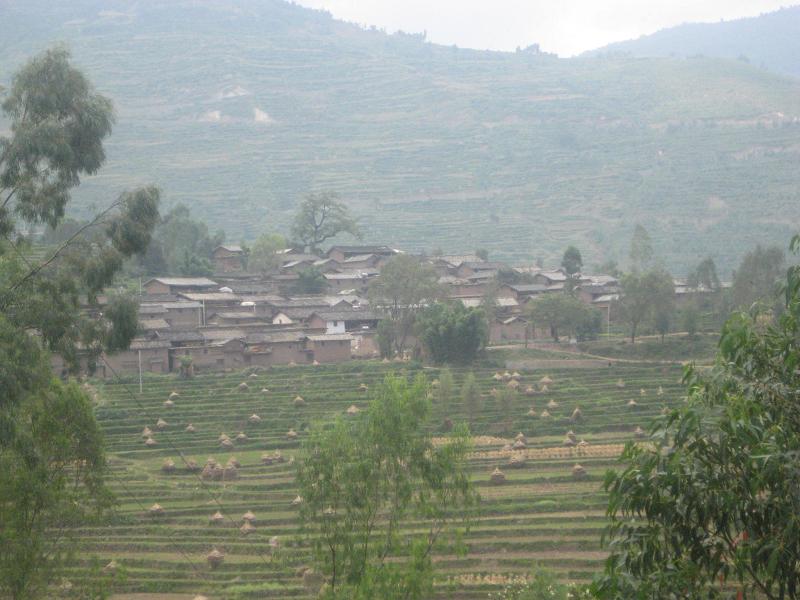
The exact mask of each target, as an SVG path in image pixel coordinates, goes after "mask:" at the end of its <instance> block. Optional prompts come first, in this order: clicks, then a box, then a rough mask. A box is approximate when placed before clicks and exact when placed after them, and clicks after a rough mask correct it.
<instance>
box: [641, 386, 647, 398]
mask: <svg viewBox="0 0 800 600" xmlns="http://www.w3.org/2000/svg"><path fill="white" fill-rule="evenodd" d="M639 395H640V396H641V397H642V398H644V397H645V396H647V390H646V389H644V388H642V389H640V390H639Z"/></svg>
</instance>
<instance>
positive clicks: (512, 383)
mask: <svg viewBox="0 0 800 600" xmlns="http://www.w3.org/2000/svg"><path fill="white" fill-rule="evenodd" d="M506 385H507V386H508V387H509V388H511V389H512V390H516V389H519V381H517V380H516V379H512V380H511V381H509V382H508V383H507V384H506Z"/></svg>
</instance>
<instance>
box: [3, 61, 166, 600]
mask: <svg viewBox="0 0 800 600" xmlns="http://www.w3.org/2000/svg"><path fill="white" fill-rule="evenodd" d="M2 109H3V112H4V113H5V115H6V117H7V118H8V121H9V123H10V134H9V135H7V136H0V382H2V384H0V547H2V548H3V550H2V552H0V595H2V596H4V597H11V598H14V599H23V598H26V599H27V598H34V597H42V594H43V592H42V590H44V589H45V588H46V587H47V584H48V582H49V581H50V576H51V575H53V574H54V573H55V568H54V567H56V566H57V564H58V560H57V559H58V557H59V556H60V555H62V553H63V551H64V549H65V545H64V537H63V536H62V535H60V534H61V533H62V532H63V531H65V529H66V527H67V526H68V525H70V524H71V525H75V524H76V523H78V522H80V518H82V517H83V516H85V514H84V512H83V511H84V509H90V508H94V507H97V506H99V505H101V504H102V503H103V500H104V497H105V495H104V493H103V491H102V490H103V488H102V472H103V466H104V461H103V456H102V446H101V444H100V438H99V435H98V434H97V429H96V425H95V423H94V417H93V415H92V411H91V405H90V403H89V399H88V398H87V396H86V395H85V393H84V391H83V390H82V389H80V388H78V387H76V386H75V385H73V384H68V385H65V384H62V383H61V382H59V381H57V380H55V379H54V378H53V375H52V373H51V372H50V365H49V358H48V355H47V352H46V351H47V350H52V351H56V352H58V353H59V354H60V355H61V356H62V357H63V358H64V360H65V361H66V363H67V365H68V367H69V368H70V369H71V370H74V371H76V370H78V369H79V368H80V367H81V365H84V366H89V367H90V368H91V366H92V365H93V364H95V362H96V361H97V360H98V357H99V356H100V355H101V354H102V353H103V352H104V351H106V350H114V349H120V348H124V347H127V345H128V344H129V343H130V340H131V338H132V336H133V335H135V333H136V327H135V326H132V325H131V324H132V323H135V322H136V306H135V305H134V304H132V303H131V302H130V301H126V300H125V299H119V300H114V301H113V302H112V303H111V304H110V305H109V306H108V307H104V306H102V305H101V304H100V303H99V302H98V298H99V296H100V293H101V292H102V291H103V290H104V289H105V288H107V287H108V286H109V285H110V284H111V283H112V282H113V281H114V278H115V276H116V274H117V273H118V272H119V270H120V268H121V267H122V265H123V263H124V262H125V260H126V259H128V258H130V257H132V256H134V255H136V254H139V253H141V252H143V251H144V249H145V248H146V247H147V245H148V244H149V242H150V238H151V233H152V230H153V227H154V226H155V224H156V222H157V221H158V201H159V193H158V190H156V189H155V188H144V189H140V190H136V191H132V192H128V193H124V194H122V195H121V196H120V198H119V199H118V200H116V201H115V202H113V203H111V204H110V206H109V207H108V208H106V209H105V210H103V211H102V212H101V213H100V214H99V215H97V216H96V217H95V218H94V219H91V220H89V221H87V222H85V223H83V224H81V225H80V226H78V227H77V228H73V231H72V232H71V233H70V234H69V235H67V236H66V237H64V238H63V239H61V240H59V241H57V242H56V245H55V247H53V248H49V249H48V250H47V251H46V253H45V255H44V257H43V258H40V257H37V256H36V255H34V254H33V253H31V252H30V244H29V241H28V240H27V238H26V236H25V233H24V232H25V231H28V230H30V229H32V228H36V227H39V226H41V225H47V226H49V227H50V228H51V229H56V228H57V227H58V225H59V223H60V222H61V221H62V219H63V218H64V213H65V210H66V207H67V204H68V202H69V200H70V194H71V191H72V190H73V189H74V188H75V187H76V186H77V185H78V184H79V183H80V179H81V177H83V176H84V175H89V174H94V173H96V172H97V171H98V169H99V168H100V166H101V165H102V163H103V161H104V159H105V153H104V150H103V140H104V139H105V137H106V136H107V135H108V134H109V133H110V131H111V125H112V122H113V112H112V107H111V102H110V100H108V99H107V98H105V97H103V96H101V95H99V94H97V93H96V92H95V91H94V90H93V89H92V86H91V84H90V83H89V81H88V80H87V79H86V78H85V77H84V76H83V74H82V73H81V72H80V71H78V70H77V69H75V68H74V67H72V66H71V64H70V62H69V55H68V53H67V52H66V51H65V50H63V49H60V48H57V49H54V50H49V51H46V52H44V53H43V54H41V55H39V56H37V57H35V58H34V59H32V60H31V61H30V62H29V63H27V64H26V65H25V66H24V67H23V68H22V69H21V70H20V71H19V72H18V73H17V74H16V75H15V77H14V78H13V80H12V84H11V88H10V89H9V91H8V93H7V95H6V97H5V99H4V100H3V103H2Z"/></svg>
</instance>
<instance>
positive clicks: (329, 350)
mask: <svg viewBox="0 0 800 600" xmlns="http://www.w3.org/2000/svg"><path fill="white" fill-rule="evenodd" d="M350 356H351V350H350V340H324V341H319V340H315V341H314V360H316V361H317V362H320V363H334V362H345V361H348V360H350Z"/></svg>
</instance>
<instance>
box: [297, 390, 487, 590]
mask: <svg viewBox="0 0 800 600" xmlns="http://www.w3.org/2000/svg"><path fill="white" fill-rule="evenodd" d="M427 391H428V390H427V385H426V383H425V380H424V378H423V377H422V376H420V377H418V378H417V379H416V380H415V381H414V382H413V383H409V382H408V381H407V380H406V379H405V378H403V377H393V376H389V377H387V379H386V380H385V382H384V383H383V385H382V386H380V388H379V389H378V391H377V394H376V395H375V398H374V400H373V401H372V402H371V403H370V406H369V408H368V409H367V411H366V412H365V413H362V414H361V415H359V416H357V417H350V418H340V419H339V420H338V421H336V422H335V423H334V424H333V425H332V426H325V427H320V428H317V429H315V430H313V431H312V434H311V436H310V438H309V439H308V441H307V442H306V443H305V444H304V450H305V451H304V453H303V454H304V456H305V458H304V459H303V460H301V461H299V466H298V472H297V482H298V485H299V487H300V494H301V496H302V498H303V504H302V505H301V510H300V519H301V521H302V524H303V526H304V527H305V529H306V530H307V531H308V533H309V535H310V539H311V541H312V543H313V547H314V551H315V558H316V560H317V565H318V567H319V569H320V570H321V571H322V573H323V574H324V576H325V578H326V583H327V587H326V592H325V594H324V597H327V598H331V599H334V598H336V599H338V598H342V599H345V598H347V599H363V600H368V599H371V598H384V599H387V600H391V599H398V600H400V599H403V600H423V599H425V598H430V597H431V594H432V593H433V569H434V562H433V553H434V552H435V550H436V548H437V547H441V545H442V543H443V542H446V541H447V540H449V541H451V542H454V541H456V540H457V537H456V536H455V535H454V534H455V533H456V528H457V527H458V525H459V524H464V523H465V522H466V521H467V519H468V518H469V516H470V514H471V511H472V509H473V508H474V507H475V505H476V503H477V500H478V498H477V495H476V493H475V492H474V491H473V488H472V485H471V483H470V478H469V473H468V470H467V452H468V450H469V432H468V431H467V430H466V428H464V427H460V428H458V429H457V431H456V432H455V434H454V435H452V436H451V438H450V439H449V441H448V442H447V443H445V444H436V445H434V444H433V442H432V440H431V438H430V434H429V433H428V429H427V423H428V418H429V415H430V412H431V406H430V401H429V400H428V398H427ZM408 522H415V523H416V524H417V526H415V527H414V528H412V529H408V528H404V529H403V530H402V531H401V526H402V525H404V524H406V523H408Z"/></svg>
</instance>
